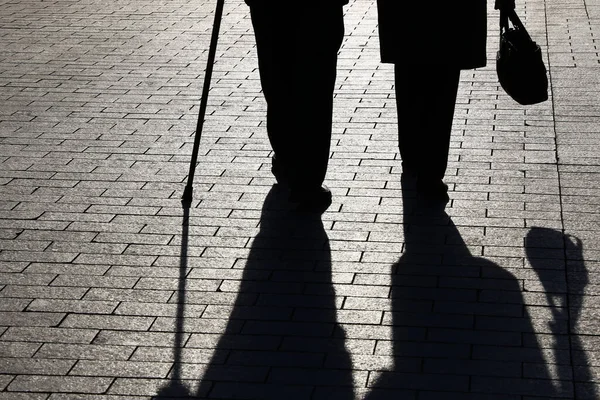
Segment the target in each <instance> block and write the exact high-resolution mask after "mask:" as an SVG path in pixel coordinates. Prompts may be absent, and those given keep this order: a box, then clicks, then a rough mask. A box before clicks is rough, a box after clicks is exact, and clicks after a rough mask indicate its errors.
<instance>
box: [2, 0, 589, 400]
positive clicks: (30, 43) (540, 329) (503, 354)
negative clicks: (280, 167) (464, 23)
mask: <svg viewBox="0 0 600 400" xmlns="http://www.w3.org/2000/svg"><path fill="white" fill-rule="evenodd" d="M517 4H518V12H519V14H520V15H521V16H522V17H523V18H524V22H525V23H526V25H527V26H528V28H529V29H530V31H531V33H532V35H533V37H534V39H535V40H536V41H537V42H538V43H540V44H541V45H542V47H543V49H544V54H545V56H546V57H547V65H548V66H549V74H550V77H551V89H550V90H551V93H550V94H551V98H550V100H549V101H548V102H545V103H543V104H539V105H536V106H529V107H523V106H520V105H518V104H516V103H515V102H513V101H512V100H511V99H510V98H508V97H507V95H506V94H504V93H503V92H502V90H501V89H500V88H499V86H498V83H497V80H496V77H495V70H494V61H493V60H494V56H495V49H496V46H497V43H498V40H497V23H496V21H497V18H498V15H497V13H496V12H495V11H494V10H493V9H492V4H489V5H488V7H489V31H490V35H489V36H490V38H489V41H488V42H489V60H490V62H489V65H488V67H486V68H482V69H479V70H476V71H465V72H464V73H463V74H462V78H461V80H462V81H461V86H460V92H459V97H458V102H457V110H456V115H455V123H454V130H453V138H452V150H451V154H450V165H449V169H448V173H447V177H446V180H447V182H448V183H449V185H450V189H451V192H450V197H451V202H450V203H449V204H448V206H447V208H446V212H447V214H442V215H440V214H437V215H427V213H421V214H418V213H415V214H411V213H409V212H407V210H408V207H409V206H410V205H411V204H412V200H411V198H410V197H409V196H408V195H407V193H405V194H404V195H403V193H402V190H401V187H400V179H399V177H400V172H401V169H400V160H399V156H398V154H397V151H396V150H397V148H396V133H395V132H396V123H397V121H396V115H395V103H394V98H393V84H392V83H393V74H392V69H391V66H389V65H382V64H380V63H379V61H378V39H377V30H376V7H375V1H374V0H367V1H362V0H353V1H351V4H350V5H349V6H347V7H346V8H345V10H346V38H345V42H344V45H343V48H342V49H341V53H340V62H339V77H338V84H337V90H336V98H335V126H334V137H333V143H332V156H331V162H330V169H329V171H328V175H327V183H328V185H329V186H330V187H331V188H332V191H333V194H334V203H333V205H332V206H331V208H330V209H329V210H328V211H327V212H326V213H325V214H324V215H323V216H322V218H312V217H310V216H307V215H299V214H295V213H291V212H288V211H286V210H285V202H284V201H282V199H281V194H280V193H278V191H277V190H276V189H273V188H272V186H273V183H274V179H273V177H272V176H271V174H270V155H271V154H270V148H269V145H268V142H267V139H266V132H265V125H264V115H265V103H264V100H263V98H262V96H261V93H260V85H259V81H258V72H257V68H256V53H255V49H254V38H253V34H252V28H251V24H250V22H249V18H248V10H247V7H246V6H245V5H244V4H243V3H242V1H241V0H231V1H227V2H226V6H225V16H224V20H223V26H222V35H221V36H220V44H219V50H218V54H217V61H216V65H215V74H214V77H213V87H212V89H211V94H210V101H209V107H208V114H209V115H208V116H207V120H206V124H205V132H204V135H203V139H202V145H201V149H200V165H199V167H198V170H197V175H196V182H197V183H196V185H195V199H194V202H193V204H192V206H191V207H190V208H189V209H184V208H182V205H181V203H180V196H181V194H182V191H183V188H184V185H185V181H186V175H187V171H188V162H189V158H190V154H191V148H192V142H193V130H194V128H195V122H196V113H197V109H198V102H199V101H198V100H199V93H200V91H201V84H202V77H203V70H204V68H205V62H206V56H207V48H208V41H209V36H210V30H211V26H212V15H213V14H212V13H213V10H214V2H209V1H206V0H196V1H190V0H174V1H168V2H165V1H158V0H135V1H131V0H119V1H117V0H49V1H33V0H19V1H11V0H0V102H1V103H0V399H1V400H5V399H11V400H13V399H14V400H20V399H31V400H42V399H44V400H59V399H60V400H67V399H68V400H74V399H77V400H100V399H102V400H105V399H106V400H116V399H149V398H161V399H166V398H176V397H184V398H185V397H193V396H195V397H198V398H211V399H212V398H214V399H226V398H247V399H277V400H281V399H325V398H327V399H344V400H346V399H348V400H350V399H407V400H411V399H414V400H447V399H472V400H475V399H477V400H479V399H481V400H500V399H506V400H513V399H514V400H516V399H523V400H533V399H548V398H561V399H598V398H599V396H600V395H599V394H600V389H599V388H598V382H599V380H600V335H599V334H598V329H597V325H598V321H599V319H600V301H599V300H598V296H597V294H598V288H599V286H598V285H599V284H600V239H598V237H599V235H598V234H599V233H600V218H599V215H600V186H599V182H600V155H599V154H600V153H599V152H598V147H599V145H600V136H599V133H600V132H599V131H600V72H599V71H600V56H599V53H600V49H599V46H600V3H599V2H598V0H517ZM407 17H413V18H414V17H415V16H407ZM418 17H420V18H423V26H424V29H426V26H427V25H426V24H427V19H426V16H418ZM307 28H309V27H307ZM449 34H451V32H450V33H449ZM458 39H459V38H457V40H458ZM431 48H432V51H435V43H432V44H431ZM400 124H402V121H400Z"/></svg>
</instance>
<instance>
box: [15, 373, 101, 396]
mask: <svg viewBox="0 0 600 400" xmlns="http://www.w3.org/2000/svg"><path fill="white" fill-rule="evenodd" d="M112 381H113V378H91V377H78V376H50V375H48V376H39V375H20V376H17V377H16V378H15V379H14V380H13V381H12V382H11V384H10V385H9V386H8V391H15V392H17V391H21V392H46V393H48V392H66V393H69V392H70V393H104V392H105V391H106V389H108V387H109V385H110V384H111V382H112Z"/></svg>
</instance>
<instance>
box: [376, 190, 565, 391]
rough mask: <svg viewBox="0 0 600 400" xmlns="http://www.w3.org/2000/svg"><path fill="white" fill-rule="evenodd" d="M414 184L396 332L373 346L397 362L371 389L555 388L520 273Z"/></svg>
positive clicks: (395, 290)
mask: <svg viewBox="0 0 600 400" xmlns="http://www.w3.org/2000/svg"><path fill="white" fill-rule="evenodd" d="M407 193H409V192H408V191H407V190H403V201H404V218H403V229H404V240H405V248H404V252H403V254H402V256H401V258H400V260H399V261H398V262H397V263H396V264H395V265H394V266H393V267H392V270H391V276H392V291H391V301H392V309H391V312H388V313H386V314H387V315H384V323H389V324H390V325H391V327H392V341H391V342H389V343H386V342H380V343H378V348H377V349H376V354H382V355H386V354H390V355H392V356H393V357H394V363H393V366H392V368H390V369H389V370H387V371H383V372H381V373H380V375H379V377H378V378H372V379H371V380H370V382H369V387H370V388H371V389H372V391H371V392H370V393H369V395H368V396H367V397H366V399H368V400H398V399H419V400H481V399H510V400H514V399H522V398H538V397H535V396H540V397H539V398H540V399H541V398H543V399H548V398H552V397H558V393H557V390H556V389H555V387H554V385H553V381H552V380H551V376H550V373H549V369H548V367H547V365H546V361H545V359H544V357H543V354H542V350H541V348H540V345H539V343H538V341H537V339H536V335H535V330H534V328H533V325H532V320H531V317H530V315H529V313H528V312H527V309H526V308H525V304H524V301H523V297H522V294H521V290H522V287H521V284H520V283H519V280H517V278H515V276H513V275H512V274H511V273H509V272H508V271H506V270H505V269H503V268H501V267H500V266H498V265H496V264H495V263H492V262H490V261H488V260H486V259H484V258H481V257H477V256H474V255H473V254H471V251H470V250H469V248H468V247H467V245H466V244H465V242H464V240H463V239H462V237H461V235H460V232H459V231H458V230H457V228H456V226H455V225H454V224H453V223H452V220H451V219H450V217H449V216H448V215H447V214H446V213H444V212H442V211H436V210H432V209H428V208H421V207H420V206H419V205H418V204H415V198H409V197H408V196H407ZM413 193H414V192H413ZM419 204H420V203H419ZM374 376H375V377H377V375H374ZM571 393H572V390H571ZM528 396H530V397H528Z"/></svg>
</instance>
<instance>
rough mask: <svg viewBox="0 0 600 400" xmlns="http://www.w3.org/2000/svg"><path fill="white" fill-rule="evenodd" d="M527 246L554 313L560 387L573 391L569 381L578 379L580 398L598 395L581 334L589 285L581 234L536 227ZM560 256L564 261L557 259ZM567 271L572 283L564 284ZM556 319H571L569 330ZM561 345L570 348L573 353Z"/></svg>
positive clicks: (528, 255)
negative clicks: (566, 350)
mask: <svg viewBox="0 0 600 400" xmlns="http://www.w3.org/2000/svg"><path fill="white" fill-rule="evenodd" d="M525 250H526V252H527V258H528V260H529V263H530V264H531V266H532V267H533V269H534V270H535V271H536V273H537V275H538V277H539V279H540V282H541V284H542V287H543V288H544V292H545V293H546V300H547V304H548V305H549V306H550V310H551V313H552V318H553V323H552V324H551V329H552V333H553V335H554V337H553V339H554V344H553V348H554V353H555V359H556V360H557V364H558V365H559V368H558V371H557V372H558V375H559V377H560V381H559V382H560V385H559V386H558V389H559V391H560V392H562V393H569V390H570V389H571V388H570V387H569V386H568V385H566V384H565V383H566V382H569V381H571V380H574V381H575V382H576V384H575V385H576V386H575V398H576V399H598V398H600V394H599V393H598V389H597V387H596V385H595V384H594V375H593V373H592V371H591V363H590V360H589V358H588V356H587V352H586V349H585V346H584V345H583V343H582V341H581V336H580V335H579V334H578V322H579V318H580V316H581V312H582V309H583V299H584V295H585V287H586V286H587V284H588V283H589V276H588V271H587V268H586V266H585V263H584V261H583V260H584V258H583V244H582V242H581V240H580V239H579V238H576V237H574V236H570V235H566V234H564V233H562V232H560V231H557V230H555V229H550V228H540V227H534V228H531V230H530V231H529V232H528V233H527V237H526V238H525ZM563 252H565V253H564V254H566V255H567V257H566V258H565V263H563V262H562V256H563V255H564V254H563ZM557 259H558V260H561V261H558V262H557ZM565 271H566V272H567V274H568V275H569V276H568V280H567V282H568V286H565V285H563V282H565ZM555 321H568V331H567V332H563V331H562V329H561V327H560V326H559V324H557V323H556V322H555ZM561 349H570V351H571V356H570V357H569V354H568V353H566V352H564V351H561Z"/></svg>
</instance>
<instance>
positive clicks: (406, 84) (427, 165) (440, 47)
mask: <svg viewBox="0 0 600 400" xmlns="http://www.w3.org/2000/svg"><path fill="white" fill-rule="evenodd" d="M377 6H378V19H379V39H380V49H381V61H382V62H384V63H392V64H394V74H395V90H396V105H397V112H398V145H399V148H400V156H401V158H402V170H403V179H404V180H406V181H411V182H413V183H414V184H416V187H417V189H418V192H419V194H420V195H421V196H422V197H425V198H427V199H432V200H435V201H437V200H442V201H445V202H447V201H448V193H447V192H448V186H447V185H446V184H444V183H443V181H442V179H443V177H444V174H445V172H446V167H447V163H448V151H449V147H450V133H451V130H452V119H453V116H454V107H455V102H456V95H457V91H458V82H459V78H460V71H461V70H463V69H472V68H477V67H483V66H485V65H486V32H487V21H486V18H487V10H486V2H485V0H460V1H435V2H430V1H408V2H407V1H398V0H377Z"/></svg>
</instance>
